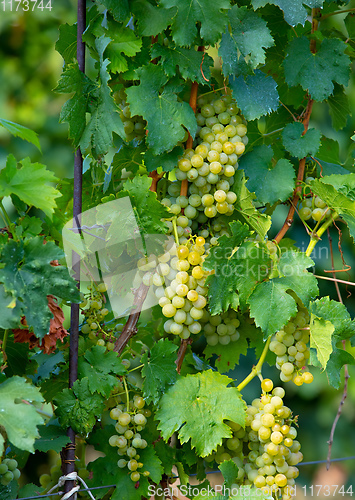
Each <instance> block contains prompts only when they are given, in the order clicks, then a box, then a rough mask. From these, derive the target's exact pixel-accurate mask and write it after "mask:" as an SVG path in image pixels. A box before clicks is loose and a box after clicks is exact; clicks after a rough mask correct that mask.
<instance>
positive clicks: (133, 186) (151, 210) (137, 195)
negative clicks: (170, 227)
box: [116, 176, 170, 234]
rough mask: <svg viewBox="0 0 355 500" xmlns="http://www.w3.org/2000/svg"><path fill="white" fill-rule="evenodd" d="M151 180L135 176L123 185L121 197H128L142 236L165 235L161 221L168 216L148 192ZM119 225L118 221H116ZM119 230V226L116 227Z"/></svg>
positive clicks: (164, 209) (154, 197)
mask: <svg viewBox="0 0 355 500" xmlns="http://www.w3.org/2000/svg"><path fill="white" fill-rule="evenodd" d="M151 184H152V179H151V178H150V177H147V176H141V177H139V176H137V177H134V178H133V179H132V180H131V179H128V180H127V181H126V182H125V183H124V184H123V190H122V191H121V192H120V197H121V196H127V194H128V195H129V198H130V200H131V203H132V208H133V210H134V214H135V216H136V220H137V224H138V227H139V229H140V231H141V232H143V233H144V234H156V233H165V232H166V225H165V223H164V222H163V221H162V219H166V218H168V217H169V216H170V213H169V212H168V211H167V209H166V207H164V205H162V204H161V203H160V202H159V201H158V200H157V195H156V193H153V192H152V191H149V188H150V186H151ZM116 222H117V223H119V221H118V220H117V221H116ZM117 229H119V226H118V227H117Z"/></svg>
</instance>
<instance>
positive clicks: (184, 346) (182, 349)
mask: <svg viewBox="0 0 355 500" xmlns="http://www.w3.org/2000/svg"><path fill="white" fill-rule="evenodd" d="M191 344H192V339H191V338H189V339H181V344H180V347H179V350H178V353H177V358H176V361H175V363H176V370H177V372H178V373H180V370H181V366H182V362H183V361H184V357H185V354H186V349H187V346H188V345H191Z"/></svg>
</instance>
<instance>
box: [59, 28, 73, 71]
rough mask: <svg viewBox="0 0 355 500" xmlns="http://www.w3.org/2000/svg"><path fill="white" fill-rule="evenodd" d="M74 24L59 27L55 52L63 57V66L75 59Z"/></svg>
mask: <svg viewBox="0 0 355 500" xmlns="http://www.w3.org/2000/svg"><path fill="white" fill-rule="evenodd" d="M76 37H77V26H76V24H66V23H65V24H62V25H61V26H59V38H58V40H57V43H56V44H55V50H57V51H58V52H59V54H60V55H61V56H62V57H63V59H64V62H65V64H69V63H72V62H74V59H75V58H76Z"/></svg>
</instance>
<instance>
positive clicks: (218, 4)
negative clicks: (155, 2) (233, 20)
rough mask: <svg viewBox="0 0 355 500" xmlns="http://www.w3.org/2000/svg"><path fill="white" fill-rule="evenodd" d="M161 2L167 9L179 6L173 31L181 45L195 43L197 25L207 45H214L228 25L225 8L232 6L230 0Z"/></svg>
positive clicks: (164, 0)
mask: <svg viewBox="0 0 355 500" xmlns="http://www.w3.org/2000/svg"><path fill="white" fill-rule="evenodd" d="M160 4H161V5H162V6H163V7H165V8H166V9H169V8H172V7H177V14H176V16H175V17H174V19H173V22H172V25H171V33H172V37H173V40H174V42H175V43H176V45H180V46H181V47H184V46H188V47H189V46H190V45H191V44H192V43H194V41H195V38H196V35H197V25H199V26H200V29H199V31H200V37H201V38H202V39H203V40H204V43H205V45H214V44H215V43H216V42H217V41H218V40H219V38H220V36H221V33H223V31H224V28H225V25H226V17H227V16H226V12H225V9H229V8H230V1H229V0H161V2H160Z"/></svg>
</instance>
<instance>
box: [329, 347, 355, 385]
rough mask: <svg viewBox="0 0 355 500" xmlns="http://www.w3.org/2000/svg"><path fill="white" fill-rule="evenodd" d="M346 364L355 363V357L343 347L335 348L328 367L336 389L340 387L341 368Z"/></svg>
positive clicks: (331, 382)
mask: <svg viewBox="0 0 355 500" xmlns="http://www.w3.org/2000/svg"><path fill="white" fill-rule="evenodd" d="M344 365H355V359H354V357H353V356H352V355H351V354H350V353H349V352H347V351H344V350H343V349H338V348H335V349H334V350H333V352H332V353H331V355H330V357H329V360H328V363H327V368H326V372H327V375H328V380H329V383H330V384H331V385H332V386H333V387H334V388H335V389H339V387H340V383H341V377H340V376H341V369H342V367H343V366H344Z"/></svg>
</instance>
